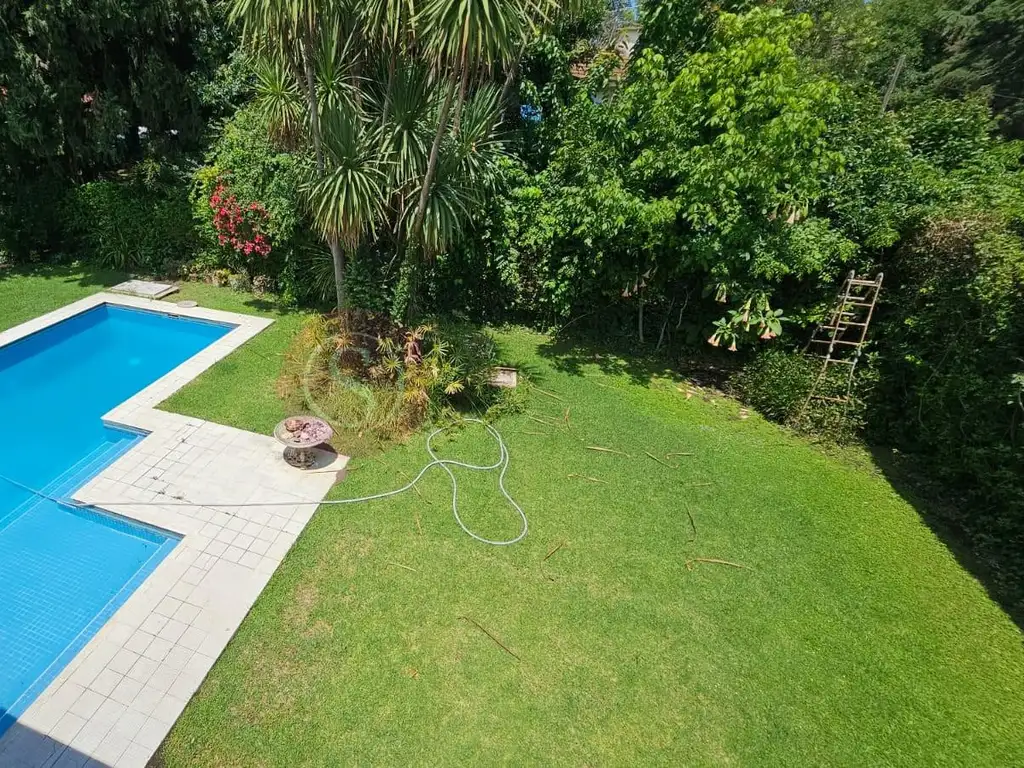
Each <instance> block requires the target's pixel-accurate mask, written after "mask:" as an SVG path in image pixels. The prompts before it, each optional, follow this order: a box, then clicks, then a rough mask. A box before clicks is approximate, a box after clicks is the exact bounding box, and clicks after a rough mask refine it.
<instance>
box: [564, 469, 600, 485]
mask: <svg viewBox="0 0 1024 768" xmlns="http://www.w3.org/2000/svg"><path fill="white" fill-rule="evenodd" d="M566 477H568V478H575V479H577V480H589V481H590V482H592V483H601V484H602V485H608V481H607V480H602V479H601V478H600V477H587V475H577V474H576V473H575V472H574V473H573V474H571V475H566Z"/></svg>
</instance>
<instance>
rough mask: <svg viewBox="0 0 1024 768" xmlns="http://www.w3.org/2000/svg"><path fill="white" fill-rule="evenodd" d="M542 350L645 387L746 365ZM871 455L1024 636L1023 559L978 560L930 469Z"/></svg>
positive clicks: (573, 367)
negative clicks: (660, 380) (658, 380)
mask: <svg viewBox="0 0 1024 768" xmlns="http://www.w3.org/2000/svg"><path fill="white" fill-rule="evenodd" d="M538 349H539V352H540V354H541V355H542V356H544V357H546V358H548V359H549V360H550V361H551V362H552V364H553V365H554V367H555V368H556V369H557V370H559V371H562V372H565V373H568V374H570V375H574V376H584V375H586V371H587V369H590V370H593V369H594V368H596V369H597V370H600V371H601V372H603V373H605V374H609V375H615V376H628V377H629V379H630V380H631V381H632V382H633V383H635V384H638V385H640V386H648V385H649V384H650V381H651V378H652V377H667V378H670V379H675V380H680V379H684V380H687V381H690V382H692V383H694V384H696V385H698V386H702V387H714V388H717V389H720V390H721V389H727V382H728V379H729V377H730V375H731V374H732V373H733V372H734V371H735V370H736V369H737V368H738V367H739V363H740V362H741V361H740V360H739V359H738V358H736V357H735V356H733V355H730V354H729V353H726V352H721V351H720V350H708V351H707V352H704V353H702V352H701V351H698V352H693V351H690V352H685V351H684V352H679V351H678V350H675V351H672V352H669V353H662V354H658V355H655V354H653V351H652V350H651V351H647V353H646V354H645V350H644V349H642V348H640V349H637V348H635V347H634V348H633V349H629V348H627V347H626V346H625V345H623V344H622V343H621V342H615V341H609V342H601V341H598V340H595V339H593V338H589V337H586V336H567V337H562V338H556V339H551V340H549V341H546V342H544V343H542V344H541V345H540V347H539V348H538ZM869 451H870V455H871V459H870V462H868V461H865V462H864V464H863V465H862V466H861V469H863V470H864V471H871V470H872V469H873V470H874V471H877V472H879V473H880V474H881V475H882V476H883V477H884V479H885V480H886V481H887V482H888V483H889V484H890V486H891V487H892V488H893V489H894V490H895V491H896V492H897V493H899V494H900V496H901V497H902V498H903V499H904V500H905V501H906V502H907V503H909V504H910V505H911V506H912V507H913V508H914V509H915V511H916V512H917V513H918V515H919V516H920V518H921V520H922V521H923V522H924V523H925V524H926V525H927V526H928V527H929V528H930V529H931V530H932V531H933V533H934V534H935V535H936V536H937V537H938V538H939V539H940V541H942V542H943V544H944V545H945V546H946V548H947V549H948V550H949V551H950V552H951V553H952V554H953V556H954V557H955V558H956V559H957V562H958V563H959V564H960V565H961V567H962V568H964V569H965V570H966V571H968V572H969V573H970V574H971V575H972V576H974V578H976V579H977V580H978V581H979V583H981V585H982V586H983V587H984V588H985V590H986V592H987V593H988V595H989V597H990V598H991V599H992V600H993V601H994V602H995V603H997V604H998V605H999V606H1000V607H1001V608H1002V609H1003V611H1004V612H1005V613H1006V614H1007V615H1008V616H1009V617H1010V619H1011V620H1012V621H1013V622H1014V623H1015V624H1016V625H1017V626H1018V628H1020V629H1021V630H1022V631H1024V583H1021V581H1020V578H1019V576H1017V577H1015V576H1013V575H1012V574H1015V573H1017V574H1019V572H1020V567H1019V565H1018V563H1019V560H1020V557H1021V556H1022V555H1021V554H1020V553H1014V552H1012V551H1011V550H1010V548H1009V547H1007V548H1004V549H1002V550H1001V551H1000V550H997V548H995V547H993V548H991V550H992V551H991V552H986V554H985V556H984V557H982V556H979V554H978V552H977V550H976V548H974V547H973V546H972V544H971V541H970V539H969V537H968V536H967V534H966V533H965V531H964V530H962V528H961V527H960V526H959V525H957V524H956V522H955V521H956V520H957V518H958V516H957V514H956V512H957V509H956V508H957V507H958V506H960V505H961V504H962V502H960V500H959V499H955V498H952V497H951V496H950V492H949V490H948V489H946V488H943V487H941V486H939V485H937V484H936V483H935V482H934V481H932V480H930V479H929V475H928V471H927V467H925V466H923V465H922V464H921V463H920V462H917V461H915V460H914V459H913V458H912V457H907V456H904V455H902V454H896V453H894V452H893V451H892V450H891V449H890V448H888V447H884V446H882V447H871V448H869ZM869 464H870V465H871V466H870V467H869V466H868V465H869ZM1015 557H1016V562H1014V561H1013V559H1014V558H1015Z"/></svg>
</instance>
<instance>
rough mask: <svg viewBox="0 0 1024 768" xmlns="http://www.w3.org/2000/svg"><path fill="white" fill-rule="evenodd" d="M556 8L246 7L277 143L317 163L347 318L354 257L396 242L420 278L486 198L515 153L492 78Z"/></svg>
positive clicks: (237, 7) (315, 2)
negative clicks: (503, 162)
mask: <svg viewBox="0 0 1024 768" xmlns="http://www.w3.org/2000/svg"><path fill="white" fill-rule="evenodd" d="M552 3H554V0H425V4H423V5H422V6H418V5H417V0H369V1H368V2H365V3H362V4H360V5H359V6H347V5H346V4H345V3H344V2H343V0H233V7H232V18H234V19H235V20H237V21H238V22H240V23H241V24H242V27H243V33H244V37H245V40H246V41H247V43H248V44H249V45H250V47H251V49H252V51H253V57H254V66H255V71H256V75H257V104H258V105H259V107H260V108H261V111H262V113H263V115H264V117H265V118H266V120H267V123H268V126H269V127H270V128H271V132H272V135H273V136H274V137H275V138H276V139H277V140H278V141H279V142H280V143H281V144H282V145H283V146H285V147H286V148H288V149H290V150H293V151H306V152H309V153H310V155H311V160H310V173H309V180H308V182H307V183H306V185H305V192H306V197H307V202H308V204H309V209H310V214H311V218H312V221H313V223H314V225H315V227H316V229H317V230H318V231H319V232H320V234H321V235H322V236H323V237H324V239H325V240H326V241H327V243H328V244H329V246H330V250H331V257H332V261H333V264H334V273H335V286H336V291H337V301H338V306H339V308H341V307H344V306H345V303H346V292H345V268H346V261H347V258H346V257H351V255H352V254H354V253H355V251H356V250H357V248H358V247H359V246H360V244H361V243H363V242H364V241H365V240H366V238H367V237H368V236H375V235H379V234H381V233H385V234H387V235H388V236H390V237H391V238H393V240H394V243H395V247H396V249H397V251H398V253H399V254H401V255H402V256H403V257H404V259H405V268H406V273H407V274H411V276H412V278H413V281H412V285H411V290H410V302H409V305H408V306H407V308H406V314H407V315H415V313H416V308H417V301H416V299H417V295H416V294H417V290H416V280H415V278H416V276H417V273H418V269H419V261H420V258H421V257H422V256H432V255H433V254H436V253H438V252H440V251H443V250H444V249H445V248H447V247H449V246H450V245H451V243H453V242H454V241H455V240H456V239H458V237H459V236H460V235H461V234H462V232H463V231H464V230H465V228H466V225H467V223H468V222H469V221H470V218H471V212H472V211H473V210H474V208H476V207H477V206H479V205H480V203H481V202H482V201H483V196H484V194H486V190H487V188H488V183H489V178H490V171H491V169H492V168H493V167H494V163H495V162H496V161H497V159H498V158H499V157H500V155H501V154H502V153H503V151H504V147H503V145H502V143H501V141H500V139H499V138H498V135H499V128H500V112H501V110H500V99H499V97H498V93H497V91H496V90H495V89H494V88H493V87H491V86H490V85H488V84H487V83H486V82H482V81H486V79H487V77H488V76H489V75H490V74H491V73H492V72H495V71H501V70H502V69H503V68H504V67H506V66H507V65H508V64H509V63H510V62H511V61H512V59H513V58H514V57H515V56H516V55H518V54H519V53H520V51H521V50H522V47H523V45H524V43H525V42H526V40H527V39H528V37H529V35H530V34H531V32H532V31H533V30H534V29H535V26H536V24H537V23H538V20H541V19H543V18H544V17H545V13H546V9H549V8H550V7H552V6H551V5H550V4H552Z"/></svg>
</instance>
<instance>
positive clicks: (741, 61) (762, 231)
mask: <svg viewBox="0 0 1024 768" xmlns="http://www.w3.org/2000/svg"><path fill="white" fill-rule="evenodd" d="M808 28H809V21H808V19H807V17H788V16H786V15H785V14H784V13H783V12H781V11H778V10H773V9H764V8H759V9H754V10H753V11H751V12H749V13H746V14H741V15H735V14H721V15H720V17H719V18H718V21H717V23H716V25H715V31H714V33H713V36H712V38H711V40H710V41H709V43H708V44H707V45H706V46H705V47H704V49H702V50H700V51H699V52H696V53H692V54H691V55H689V56H688V57H686V58H685V59H683V64H682V66H681V67H680V68H679V69H678V70H673V66H672V57H669V58H666V57H665V56H663V55H661V54H660V53H656V52H654V51H653V50H651V49H646V50H644V51H643V52H642V53H641V54H640V55H639V56H637V57H636V58H635V59H634V61H633V62H632V63H631V65H630V69H629V72H628V73H627V75H626V78H625V83H624V84H623V85H622V86H621V88H620V89H619V90H618V91H617V92H614V93H613V94H612V95H610V96H609V97H603V98H602V99H600V101H599V102H598V101H595V100H594V98H592V94H593V93H594V88H595V87H597V85H598V82H599V81H601V82H602V83H603V80H602V78H605V75H603V74H602V73H601V72H600V71H597V68H593V69H592V71H591V74H590V76H589V78H588V81H587V82H585V83H584V85H583V87H582V88H581V91H580V93H579V94H578V96H577V98H576V99H575V100H574V101H573V102H572V104H571V105H570V106H569V107H568V108H567V110H566V112H565V113H564V114H563V115H562V116H561V117H560V119H559V127H558V129H557V145H556V148H555V149H554V151H553V154H552V160H551V162H550V164H549V166H548V167H547V168H546V169H545V170H544V171H543V173H542V174H541V175H540V176H539V177H538V179H537V180H536V182H535V183H534V184H531V185H529V187H527V188H526V189H522V190H520V191H519V192H518V193H517V195H518V196H519V198H520V200H521V203H522V206H523V207H522V215H521V216H520V217H519V218H520V219H521V222H522V223H520V224H519V225H518V227H519V232H518V234H517V235H516V236H514V237H513V238H512V239H513V241H520V242H522V243H528V244H533V246H532V247H533V248H536V249H538V250H540V251H541V253H539V254H538V255H536V256H530V257H529V258H530V259H531V260H532V261H534V262H537V263H540V264H542V265H544V266H542V269H544V270H546V271H547V272H548V274H547V276H546V283H545V284H546V285H548V286H549V288H548V290H547V291H546V292H545V298H544V301H545V302H546V303H547V305H548V307H549V308H550V311H551V316H552V319H555V318H558V317H563V318H564V317H566V316H567V315H569V314H570V313H571V312H573V311H574V310H576V309H577V308H580V307H582V306H584V305H587V304H590V305H592V304H593V303H594V301H595V300H600V301H603V302H618V301H621V299H627V300H629V301H630V302H635V306H636V309H637V322H638V331H639V332H640V334H641V336H642V334H643V331H642V324H643V308H644V306H645V304H647V303H649V302H650V301H651V300H661V301H662V302H663V303H668V304H670V305H671V304H681V303H683V302H684V301H686V300H685V298H684V296H685V295H686V294H689V295H690V296H691V298H692V299H693V301H689V302H687V303H688V306H689V308H690V309H689V311H690V312H691V313H694V317H695V318H697V319H698V321H699V317H700V315H699V314H698V313H699V311H700V306H701V303H700V301H699V299H700V297H701V295H704V296H707V297H708V298H711V297H717V298H718V299H720V300H723V301H728V300H732V301H733V302H735V309H734V310H733V314H730V315H729V316H728V317H727V318H725V319H723V321H722V324H720V325H719V326H718V333H717V334H716V335H715V339H716V341H719V342H720V341H723V340H724V341H726V343H727V344H731V343H732V342H733V341H735V338H736V337H738V336H741V335H743V334H745V333H747V332H757V333H777V332H778V330H779V327H778V320H777V318H778V314H777V310H776V309H775V308H774V306H773V302H772V296H773V294H775V292H776V291H777V289H778V287H779V286H780V285H781V284H782V283H783V282H785V281H786V280H789V279H800V278H803V277H808V276H813V275H818V274H819V273H823V272H824V274H825V275H826V276H827V275H830V274H831V273H832V271H834V270H835V269H837V268H838V263H841V262H842V261H843V259H844V258H847V257H848V256H849V255H850V248H849V247H847V246H846V245H844V244H843V243H842V238H841V237H838V236H837V235H836V233H834V232H832V231H831V230H830V228H829V226H828V222H827V221H813V222H812V221H807V220H805V219H806V217H807V215H808V213H809V212H810V210H811V208H812V206H813V205H814V203H815V202H816V201H817V200H818V198H819V197H821V195H822V194H823V189H824V188H823V186H822V184H823V179H824V178H825V177H826V175H827V174H828V173H829V172H830V171H831V170H834V169H835V168H836V167H837V165H838V161H839V158H838V157H837V156H836V155H835V153H833V152H830V151H829V149H828V147H827V146H826V144H825V130H826V122H825V119H824V116H825V115H827V114H828V113H829V112H830V111H831V110H833V109H834V108H835V107H836V105H837V100H836V87H835V85H834V84H832V83H831V82H829V81H828V80H826V79H823V78H820V77H816V76H813V75H811V74H809V73H806V72H804V71H803V70H802V68H801V66H800V64H799V60H798V57H797V55H796V52H795V45H796V44H797V42H798V41H800V40H801V39H802V37H803V36H804V35H805V34H806V32H807V30H808ZM601 87H602V88H603V87H604V86H603V85H602V86H601ZM520 250H522V248H520ZM826 279H828V278H827V277H826ZM662 297H664V298H662ZM706 319H708V318H705V320H706ZM751 321H752V322H751ZM699 322H704V321H699Z"/></svg>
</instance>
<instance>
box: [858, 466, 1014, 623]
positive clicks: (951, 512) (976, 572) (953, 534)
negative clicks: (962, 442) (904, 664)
mask: <svg viewBox="0 0 1024 768" xmlns="http://www.w3.org/2000/svg"><path fill="white" fill-rule="evenodd" d="M870 451H871V455H872V458H873V460H874V464H875V466H876V467H877V468H878V470H879V471H880V472H881V473H882V475H883V476H884V477H885V479H886V481H887V482H888V483H889V485H890V486H891V487H892V488H893V490H895V491H896V492H897V493H898V494H899V495H900V496H901V497H902V498H903V500H904V501H906V502H907V503H908V504H910V505H911V506H912V507H913V508H914V509H915V510H916V511H917V513H918V515H919V516H920V517H921V520H922V521H923V522H924V523H925V525H927V526H928V527H929V528H930V529H931V530H932V532H933V533H934V534H935V535H936V536H937V537H938V538H939V540H940V541H942V543H943V544H944V545H945V546H946V548H947V549H948V550H949V551H950V552H951V553H952V554H953V556H954V557H955V558H956V560H957V562H958V563H959V564H960V566H961V567H962V568H963V569H964V570H966V571H967V572H968V573H970V574H971V575H972V576H974V578H975V579H977V580H978V582H979V583H980V584H981V585H982V586H983V587H984V588H985V591H986V592H987V593H988V595H989V597H990V598H991V599H992V600H993V601H994V602H995V603H997V604H998V605H999V606H1000V607H1001V608H1002V609H1003V611H1004V612H1005V613H1006V615H1007V616H1009V617H1010V619H1011V620H1012V621H1013V622H1014V623H1015V624H1016V625H1017V627H1018V629H1020V630H1021V631H1022V632H1024V584H1021V583H1020V582H1019V580H1016V579H1013V578H1012V577H1011V578H1007V577H1006V574H1013V573H1015V572H1019V569H1020V566H1019V564H1018V563H1019V558H1020V557H1021V553H1019V552H1018V553H1016V557H1017V562H1016V563H1015V562H1011V561H1010V558H1011V557H1012V556H1013V553H1012V552H1009V551H1007V550H1003V552H1002V555H1003V556H1002V557H1000V556H999V554H998V553H993V554H990V555H989V556H988V557H987V558H982V557H980V556H979V555H978V554H977V552H976V551H975V549H974V547H972V545H971V541H970V537H969V536H968V535H967V533H966V532H965V531H964V530H963V529H962V528H961V527H960V526H959V525H958V524H957V523H956V522H955V521H956V519H957V512H956V508H957V507H959V506H960V505H962V504H964V503H966V502H963V501H961V500H959V499H954V498H951V497H950V496H949V495H948V494H947V492H945V491H944V490H943V488H942V487H941V486H939V485H938V484H936V483H935V482H934V481H932V480H931V479H929V477H928V473H927V468H926V467H925V466H924V465H923V464H922V463H921V462H920V461H919V460H917V459H915V458H913V457H908V456H904V455H903V454H897V453H894V452H893V451H892V450H891V449H890V448H886V447H881V446H874V447H872V448H871V449H870ZM1000 576H1002V578H1000Z"/></svg>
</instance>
